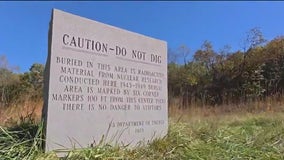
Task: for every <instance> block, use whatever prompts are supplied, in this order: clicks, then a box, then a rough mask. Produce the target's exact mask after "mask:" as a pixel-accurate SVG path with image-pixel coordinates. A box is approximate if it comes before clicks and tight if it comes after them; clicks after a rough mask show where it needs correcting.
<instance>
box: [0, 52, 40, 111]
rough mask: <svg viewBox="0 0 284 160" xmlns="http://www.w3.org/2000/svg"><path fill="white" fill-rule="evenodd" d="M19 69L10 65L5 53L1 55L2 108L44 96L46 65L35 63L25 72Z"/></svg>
mask: <svg viewBox="0 0 284 160" xmlns="http://www.w3.org/2000/svg"><path fill="white" fill-rule="evenodd" d="M17 70H18V69H17V67H11V66H9V64H8V60H7V58H6V56H5V55H0V108H1V107H8V106H11V105H13V104H20V103H24V102H25V101H27V100H31V101H37V100H42V98H43V74H44V65H42V64H39V63H34V64H33V65H32V66H31V67H30V69H29V71H28V72H25V73H17Z"/></svg>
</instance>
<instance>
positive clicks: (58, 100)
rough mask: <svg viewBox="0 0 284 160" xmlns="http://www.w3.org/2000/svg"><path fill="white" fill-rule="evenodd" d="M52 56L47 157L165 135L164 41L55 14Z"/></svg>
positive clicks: (46, 113)
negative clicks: (79, 149)
mask: <svg viewBox="0 0 284 160" xmlns="http://www.w3.org/2000/svg"><path fill="white" fill-rule="evenodd" d="M48 52H49V53H48V58H47V63H46V72H45V102H44V103H45V104H44V109H43V117H44V121H45V139H46V141H45V142H46V143H45V151H51V150H56V151H60V150H65V149H73V148H84V147H90V146H95V145H97V144H98V143H99V142H100V141H103V142H104V143H109V144H118V145H129V146H135V145H137V144H138V143H144V142H145V143H147V142H149V141H151V140H153V139H155V138H159V137H163V136H165V135H166V134H167V130H168V100H167V96H168V91H167V44H166V42H164V41H161V40H157V39H154V38H150V37H147V36H144V35H141V34H137V33H133V32H130V31H126V30H123V29H120V28H117V27H113V26H110V25H106V24H103V23H99V22H96V21H93V20H89V19H86V18H82V17H79V16H76V15H72V14H69V13H66V12H63V11H60V10H57V9H54V10H53V13H52V19H51V22H50V29H49V51H48Z"/></svg>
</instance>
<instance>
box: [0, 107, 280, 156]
mask: <svg viewBox="0 0 284 160" xmlns="http://www.w3.org/2000/svg"><path fill="white" fill-rule="evenodd" d="M171 113H172V114H171V116H170V120H169V121H170V127H169V132H168V135H167V136H166V137H164V138H162V139H156V140H154V141H153V142H152V143H151V144H149V145H148V146H141V147H139V148H135V149H133V150H129V149H126V148H123V147H119V146H109V145H99V146H96V147H93V148H88V149H82V150H72V151H70V152H69V154H68V155H67V156H66V157H64V158H62V159H71V160H78V159H86V160H87V159H141V160H147V159H149V160H152V159H155V160H157V159H174V160H175V159H198V160H201V159H212V160H214V159H216V160H217V159H218V160H219V159H234V160H235V159H263V160H267V159H275V160H278V159H284V112H283V111H277V112H268V111H265V112H260V113H249V112H238V113H227V114H223V113H222V114H221V113H220V114H218V113H216V112H214V113H215V114H210V113H207V112H205V110H195V111H192V110H191V111H178V110H176V111H175V112H174V113H173V111H171ZM41 134H42V125H41V124H40V123H38V122H33V121H32V120H31V119H24V120H22V122H21V123H18V124H15V125H13V126H9V127H4V126H2V127H1V128H0V159H1V160H2V159H3V160H5V159H7V160H8V159H59V158H57V157H56V155H55V153H47V154H45V153H43V151H42V149H41V145H42V141H41V139H40V138H41Z"/></svg>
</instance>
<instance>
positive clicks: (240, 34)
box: [0, 1, 284, 72]
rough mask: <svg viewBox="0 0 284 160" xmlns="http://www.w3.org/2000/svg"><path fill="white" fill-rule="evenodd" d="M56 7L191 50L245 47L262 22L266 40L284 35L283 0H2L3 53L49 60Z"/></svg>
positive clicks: (25, 63) (26, 63)
mask: <svg viewBox="0 0 284 160" xmlns="http://www.w3.org/2000/svg"><path fill="white" fill-rule="evenodd" d="M52 8H57V9H60V10H63V11H66V12H70V13H73V14H76V15H79V16H82V17H86V18H89V19H92V20H96V21H99V22H102V23H106V24H110V25H113V26H116V27H119V28H123V29H126V30H130V31H133V32H137V33H140V34H144V35H147V36H150V37H154V38H157V39H161V40H165V41H167V42H168V48H170V49H171V50H176V49H177V48H178V47H179V46H181V45H186V46H187V47H188V48H190V55H191V56H192V55H193V54H194V52H195V51H196V50H197V49H199V48H200V47H201V45H202V43H203V42H204V41H205V40H208V41H210V42H212V44H213V47H214V49H215V50H216V51H219V50H220V49H221V48H223V47H224V46H225V45H230V46H231V47H232V51H236V50H239V49H241V42H242V40H243V39H244V38H245V35H246V32H247V31H248V30H250V29H252V28H254V27H259V28H260V29H261V31H262V32H263V34H264V37H265V38H266V39H267V40H272V39H273V38H275V37H276V36H280V35H284V20H283V19H284V2H263V1H262V2H245V1H240V2H222V1H221V2H212V1H210V2H186V1H183V2H174V1H173V2H158V1H156V2H146V1H145V2H143V1H139V2H103V1H100V2H93V1H78V2H71V1H69V2H68V1H61V2H56V1H50V2H40V1H38V2H4V1H1V2H0V21H1V22H0V55H3V54H4V55H6V57H7V59H8V61H9V64H10V66H19V67H20V72H25V71H28V70H29V68H30V66H31V65H32V64H33V63H42V64H45V61H46V57H47V34H48V26H49V21H50V16H51V10H52Z"/></svg>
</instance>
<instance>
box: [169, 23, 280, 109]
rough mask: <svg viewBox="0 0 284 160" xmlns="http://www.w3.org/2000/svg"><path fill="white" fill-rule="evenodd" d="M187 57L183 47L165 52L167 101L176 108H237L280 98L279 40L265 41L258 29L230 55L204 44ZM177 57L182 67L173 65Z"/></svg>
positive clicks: (248, 34) (277, 38) (227, 47)
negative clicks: (241, 46) (236, 105)
mask: <svg viewBox="0 0 284 160" xmlns="http://www.w3.org/2000/svg"><path fill="white" fill-rule="evenodd" d="M188 55H189V48H187V47H186V46H181V47H180V48H179V49H178V50H177V51H169V64H168V82H169V83H168V90H169V101H170V102H171V101H173V100H174V99H176V98H178V99H179V100H180V101H181V103H180V105H179V107H183V108H185V107H188V106H190V105H191V104H193V103H194V104H198V105H199V106H202V105H214V106H216V105H222V104H240V103H246V102H252V101H261V100H265V99H266V98H268V97H273V98H275V99H276V100H277V99H280V98H281V97H282V96H283V91H284V90H283V88H284V37H283V36H278V37H276V38H274V39H273V40H271V41H267V40H265V38H264V37H263V34H262V32H261V31H260V29H259V28H253V29H251V30H250V31H248V32H247V35H246V38H245V40H244V43H243V48H242V49H241V50H238V51H236V52H231V51H230V47H229V46H225V47H224V48H223V49H221V50H220V51H218V52H217V51H215V50H214V49H213V46H212V44H211V42H209V41H205V42H204V43H203V44H202V46H201V48H200V49H198V50H197V51H196V52H195V53H194V55H193V58H192V60H190V61H187V56H188ZM177 56H180V57H182V58H183V60H184V64H179V63H177V62H176V57H177Z"/></svg>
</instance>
